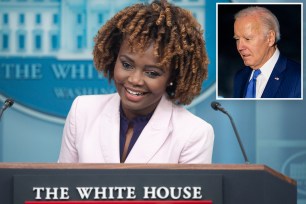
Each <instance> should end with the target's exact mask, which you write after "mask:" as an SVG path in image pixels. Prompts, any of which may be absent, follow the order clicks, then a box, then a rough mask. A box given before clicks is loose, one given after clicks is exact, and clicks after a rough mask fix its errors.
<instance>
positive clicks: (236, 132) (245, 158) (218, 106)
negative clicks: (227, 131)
mask: <svg viewBox="0 0 306 204" xmlns="http://www.w3.org/2000/svg"><path fill="white" fill-rule="evenodd" d="M211 107H212V108H213V109H214V110H215V111H218V110H219V111H221V112H222V113H224V114H225V115H227V116H228V117H229V119H230V121H231V124H232V127H233V129H234V132H235V135H236V138H237V140H238V143H239V146H240V149H241V152H242V154H243V157H244V162H245V163H246V164H249V163H250V162H249V160H248V157H247V155H246V153H245V150H244V147H243V145H242V142H241V140H240V136H239V133H238V130H237V128H236V125H235V123H234V120H233V118H232V116H231V115H230V114H229V113H228V112H227V111H226V110H225V109H224V108H222V106H221V104H220V103H219V102H217V101H213V102H211Z"/></svg>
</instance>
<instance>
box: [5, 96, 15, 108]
mask: <svg viewBox="0 0 306 204" xmlns="http://www.w3.org/2000/svg"><path fill="white" fill-rule="evenodd" d="M5 103H6V104H7V106H8V107H11V106H12V105H13V104H14V100H13V99H11V98H8V99H6V100H5Z"/></svg>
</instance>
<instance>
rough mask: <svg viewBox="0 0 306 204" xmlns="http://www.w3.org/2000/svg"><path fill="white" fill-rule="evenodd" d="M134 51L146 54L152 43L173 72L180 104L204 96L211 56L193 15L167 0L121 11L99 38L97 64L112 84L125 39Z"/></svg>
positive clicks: (172, 90) (172, 91)
mask: <svg viewBox="0 0 306 204" xmlns="http://www.w3.org/2000/svg"><path fill="white" fill-rule="evenodd" d="M125 38H127V40H128V43H129V46H130V48H131V50H132V51H135V50H140V51H144V50H145V49H146V48H147V47H148V46H149V45H150V44H151V43H152V42H153V43H154V55H155V56H157V57H159V59H160V63H159V66H163V67H169V68H170V69H171V71H170V73H171V80H172V82H173V85H172V86H168V87H167V90H166V91H167V94H168V96H169V98H170V99H171V100H172V101H173V102H174V103H177V104H184V105H187V104H190V103H191V101H192V100H193V99H194V97H196V96H197V95H199V94H200V92H201V87H202V83H203V80H204V79H206V78H207V73H208V70H207V66H208V56H207V52H206V48H205V41H204V39H203V30H202V29H201V25H200V24H199V23H198V22H197V20H196V19H195V18H194V17H193V15H192V13H191V12H190V11H188V10H185V9H183V8H180V7H177V6H174V5H173V4H170V3H168V2H167V1H166V0H160V1H157V0H155V1H153V2H152V3H151V4H135V5H132V6H129V7H127V8H125V9H123V10H122V11H119V12H118V13H117V14H116V15H115V16H114V17H112V18H111V19H110V20H109V21H108V22H107V23H106V24H105V25H104V26H102V27H101V29H100V30H99V31H98V34H97V36H96V37H95V46H94V50H93V56H94V63H95V67H96V69H97V70H98V71H101V72H103V73H104V76H106V77H108V79H109V80H110V81H111V80H112V79H113V77H114V67H115V63H116V59H117V56H118V53H119V50H120V47H121V44H122V42H123V40H125Z"/></svg>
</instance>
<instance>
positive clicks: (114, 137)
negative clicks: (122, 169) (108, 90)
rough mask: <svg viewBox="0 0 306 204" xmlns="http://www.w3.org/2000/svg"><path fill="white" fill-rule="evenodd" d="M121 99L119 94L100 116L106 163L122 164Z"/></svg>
mask: <svg viewBox="0 0 306 204" xmlns="http://www.w3.org/2000/svg"><path fill="white" fill-rule="evenodd" d="M119 105H120V97H119V95H118V94H116V95H114V97H113V98H112V99H111V100H110V101H109V102H108V103H107V105H106V106H105V108H104V111H103V112H102V113H101V116H100V122H99V123H100V131H99V133H100V135H101V137H100V144H101V149H102V154H103V155H102V156H103V158H104V160H105V163H120V155H119V154H120V153H119V130H120V113H119Z"/></svg>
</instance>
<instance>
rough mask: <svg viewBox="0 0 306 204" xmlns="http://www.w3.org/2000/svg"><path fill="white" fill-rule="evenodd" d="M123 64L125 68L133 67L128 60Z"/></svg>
mask: <svg viewBox="0 0 306 204" xmlns="http://www.w3.org/2000/svg"><path fill="white" fill-rule="evenodd" d="M122 66H123V67H124V68H125V69H131V68H132V66H131V65H130V64H129V63H127V62H122Z"/></svg>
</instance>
